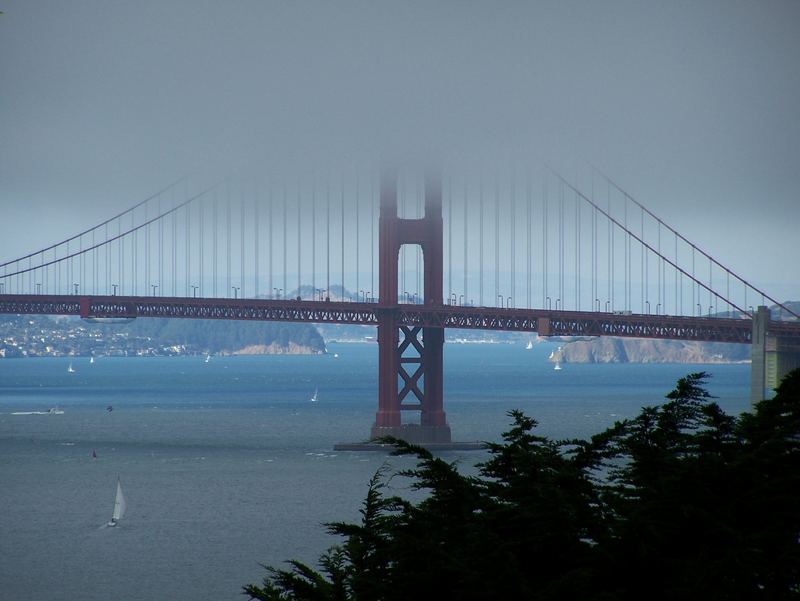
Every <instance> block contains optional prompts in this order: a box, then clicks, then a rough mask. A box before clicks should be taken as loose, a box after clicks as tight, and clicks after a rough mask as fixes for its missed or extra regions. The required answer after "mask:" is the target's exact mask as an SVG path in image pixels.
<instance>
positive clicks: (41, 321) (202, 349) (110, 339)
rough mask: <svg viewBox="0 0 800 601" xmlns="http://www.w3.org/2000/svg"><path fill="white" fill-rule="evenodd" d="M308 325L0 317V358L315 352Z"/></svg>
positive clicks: (318, 342)
mask: <svg viewBox="0 0 800 601" xmlns="http://www.w3.org/2000/svg"><path fill="white" fill-rule="evenodd" d="M324 352H325V341H324V339H323V338H322V336H321V335H320V333H319V332H318V331H317V330H316V328H315V327H314V326H313V325H311V324H303V323H286V322H264V321H228V320H214V319H207V320H206V319H203V320H191V319H154V318H147V317H141V318H138V319H135V320H133V321H131V322H129V323H123V324H108V323H89V322H86V321H83V320H80V319H78V318H75V317H58V318H53V317H49V316H41V315H18V316H17V315H10V316H2V317H0V357H36V356H65V355H74V356H88V355H122V356H126V355H192V354H205V353H211V354H321V353H324Z"/></svg>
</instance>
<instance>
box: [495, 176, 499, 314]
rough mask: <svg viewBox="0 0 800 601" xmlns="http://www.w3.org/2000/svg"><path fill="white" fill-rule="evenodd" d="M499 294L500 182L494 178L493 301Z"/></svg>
mask: <svg viewBox="0 0 800 601" xmlns="http://www.w3.org/2000/svg"><path fill="white" fill-rule="evenodd" d="M498 296H500V184H499V182H498V180H497V175H496V174H495V180H494V303H495V306H497V297H498Z"/></svg>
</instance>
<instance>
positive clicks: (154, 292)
mask: <svg viewBox="0 0 800 601" xmlns="http://www.w3.org/2000/svg"><path fill="white" fill-rule="evenodd" d="M150 287H151V288H152V289H153V296H155V295H156V289H157V288H158V284H150Z"/></svg>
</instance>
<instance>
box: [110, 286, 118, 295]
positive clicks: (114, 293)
mask: <svg viewBox="0 0 800 601" xmlns="http://www.w3.org/2000/svg"><path fill="white" fill-rule="evenodd" d="M117 286H118V284H111V288H112V289H113V290H114V292H113V293H112V295H113V296H117Z"/></svg>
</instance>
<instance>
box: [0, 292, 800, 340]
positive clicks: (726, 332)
mask: <svg viewBox="0 0 800 601" xmlns="http://www.w3.org/2000/svg"><path fill="white" fill-rule="evenodd" d="M385 312H395V313H396V315H397V319H398V322H399V323H400V324H402V325H406V326H410V327H415V326H418V327H434V328H464V329H479V330H502V331H511V332H535V333H537V334H538V335H540V336H624V337H633V338H661V339H671V340H698V341H707V342H738V343H745V344H750V343H751V342H752V338H753V322H752V320H751V319H749V318H745V319H730V318H719V317H681V316H671V315H644V314H636V313H631V314H628V313H624V314H623V313H609V312H602V311H597V312H593V311H552V310H546V309H514V308H500V307H497V308H495V307H468V306H460V305H447V304H445V305H438V306H437V305H413V304H398V305H390V306H386V305H382V304H380V303H371V302H367V303H364V302H336V301H311V300H296V299H277V300H265V299H229V298H185V297H162V296H155V297H154V296H77V295H11V294H5V295H0V313H6V314H45V315H76V316H80V317H83V318H133V317H162V318H163V317H170V318H187V319H239V320H259V321H295V322H306V323H340V324H356V325H370V326H377V325H378V318H379V316H380V315H381V314H383V313H385ZM767 331H768V332H769V333H770V334H771V335H774V336H781V337H785V338H791V339H796V340H798V341H800V322H782V321H770V322H769V324H768V327H767Z"/></svg>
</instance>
